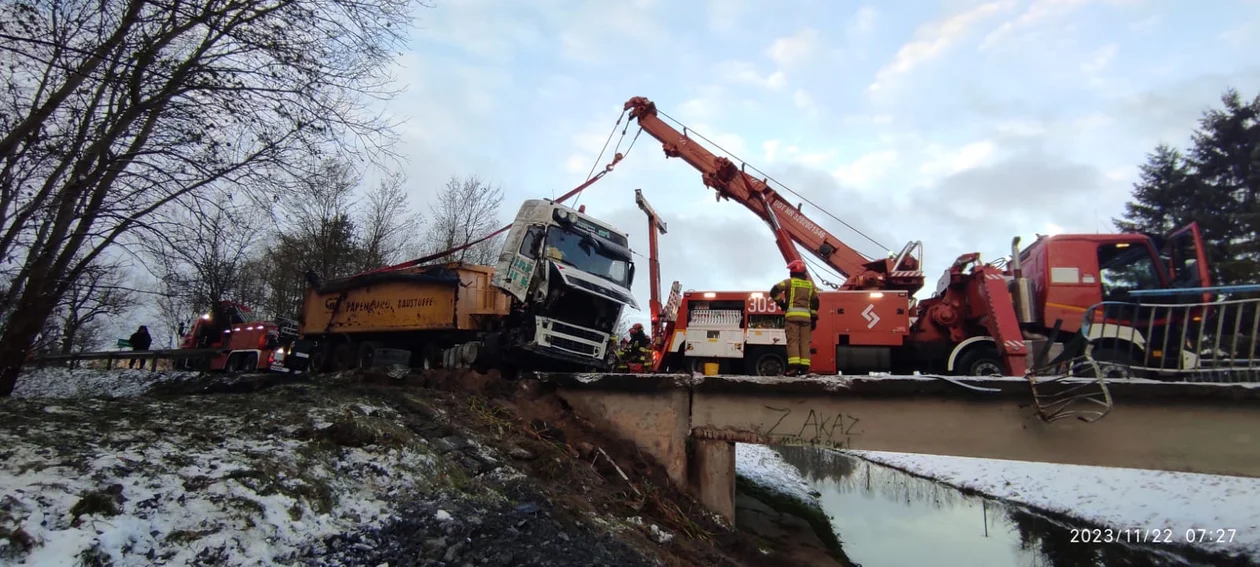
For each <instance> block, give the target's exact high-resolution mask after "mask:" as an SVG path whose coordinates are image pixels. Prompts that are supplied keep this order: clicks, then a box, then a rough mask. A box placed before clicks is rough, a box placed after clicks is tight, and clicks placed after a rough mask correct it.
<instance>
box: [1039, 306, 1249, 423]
mask: <svg viewBox="0 0 1260 567" xmlns="http://www.w3.org/2000/svg"><path fill="white" fill-rule="evenodd" d="M1238 294H1244V295H1252V297H1243V298H1237V297H1234V298H1229V297H1230V296H1236V295H1238ZM1256 294H1260V285H1241V286H1222V287H1210V288H1190V289H1185V288H1183V289H1160V290H1141V291H1134V292H1130V293H1129V296H1131V297H1133V298H1135V299H1138V301H1132V302H1126V301H1105V302H1102V303H1098V304H1096V305H1093V306H1091V307H1090V308H1089V309H1087V310H1086V311H1085V313H1084V315H1083V316H1082V321H1081V331H1080V333H1078V334H1076V335H1075V336H1073V338H1072V339H1071V340H1069V341H1068V342H1067V343H1066V345H1065V348H1064V351H1063V353H1062V354H1060V355H1059V356H1058V357H1056V358H1055V359H1054V360H1047V359H1048V357H1047V356H1045V355H1044V353H1039V354H1040V356H1038V360H1037V361H1036V362H1035V363H1034V364H1033V365H1031V366H1032V367H1033V369H1032V370H1030V371H1029V373H1028V375H1027V377H1028V380H1029V383H1030V385H1031V387H1032V392H1033V398H1034V401H1035V403H1036V407H1037V411H1038V414H1039V415H1040V416H1041V418H1042V419H1043V420H1045V421H1055V420H1058V419H1063V418H1066V417H1075V418H1077V419H1080V420H1082V421H1087V422H1092V421H1097V420H1099V419H1102V417H1103V416H1105V415H1107V413H1108V412H1110V411H1111V408H1112V405H1113V404H1112V398H1111V392H1110V391H1109V389H1108V388H1107V383H1108V382H1109V381H1115V380H1126V379H1135V378H1137V379H1154V380H1160V381H1171V382H1199V383H1243V382H1260V360H1257V358H1258V357H1257V355H1260V296H1256ZM1205 295H1206V296H1208V297H1221V296H1225V298H1222V299H1217V300H1215V301H1203V298H1204V296H1205ZM1187 299H1188V301H1187ZM1052 342H1053V341H1052Z"/></svg>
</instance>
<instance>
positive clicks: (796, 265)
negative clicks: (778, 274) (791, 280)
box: [787, 260, 805, 272]
mask: <svg viewBox="0 0 1260 567" xmlns="http://www.w3.org/2000/svg"><path fill="white" fill-rule="evenodd" d="M787 269H788V271H789V272H804V271H805V262H802V261H800V260H792V261H791V262H789V263H788V265H787Z"/></svg>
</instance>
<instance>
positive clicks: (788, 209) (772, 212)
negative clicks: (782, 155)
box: [625, 97, 923, 294]
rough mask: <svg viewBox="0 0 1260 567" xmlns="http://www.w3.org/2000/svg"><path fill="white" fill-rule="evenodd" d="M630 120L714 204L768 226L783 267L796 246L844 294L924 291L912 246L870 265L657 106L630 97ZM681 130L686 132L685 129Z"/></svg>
mask: <svg viewBox="0 0 1260 567" xmlns="http://www.w3.org/2000/svg"><path fill="white" fill-rule="evenodd" d="M625 109H626V110H628V111H629V112H630V117H631V118H632V119H635V120H638V122H639V126H640V127H641V128H642V129H643V130H644V131H645V132H647V133H648V134H650V135H651V136H652V137H653V138H656V139H657V140H658V141H660V142H661V144H663V145H664V147H665V155H666V156H667V157H676V158H682V160H683V161H685V162H687V163H688V164H690V165H691V166H692V167H694V168H696V169H697V170H699V171H700V174H701V180H702V181H703V182H704V184H705V186H707V187H710V188H712V189H713V190H715V191H717V199H718V200H721V199H733V200H735V201H736V202H738V203H739V204H741V205H743V206H744V207H746V208H747V209H748V210H750V211H752V212H753V213H754V214H756V215H757V216H758V217H760V218H761V219H762V220H764V221H765V222H766V223H767V224H769V225H770V228H771V230H772V231H774V235H775V243H776V244H777V245H778V247H779V252H780V253H782V254H783V259H784V260H785V261H786V262H787V263H791V262H792V261H793V260H799V259H801V256H800V253H799V252H797V248H796V246H797V245H799V246H801V247H803V248H804V249H805V250H808V251H809V252H810V253H811V254H813V255H815V256H817V257H818V258H819V259H820V260H822V261H823V262H824V263H826V264H827V265H828V266H830V267H831V268H832V269H834V270H836V271H837V272H839V273H840V275H842V276H844V278H845V281H844V284H843V285H842V286H841V287H840V288H841V289H846V290H864V289H865V290H902V291H907V292H909V293H911V294H913V293H915V292H917V291H919V290H920V289H922V288H923V272H922V271H920V268H919V260H918V259H917V258H915V257H914V256H913V255H912V254H911V252H912V250H913V248H914V247H915V245H916V244H917V243H911V244H908V245H907V246H906V248H904V249H903V250H902V251H901V253H900V254H898V255H896V256H895V257H893V258H885V259H881V260H871V259H870V258H867V257H866V256H864V255H862V254H861V253H860V252H858V251H857V250H854V249H853V248H852V247H850V246H849V245H847V244H845V243H844V242H843V241H841V240H840V239H839V238H836V236H835V235H832V234H831V233H829V232H827V231H826V230H825V229H823V228H822V227H821V226H819V225H818V223H815V222H814V221H812V220H810V219H809V218H808V217H806V216H805V215H804V214H803V213H802V212H801V209H800V207H799V206H796V207H793V206H792V205H791V204H790V203H789V202H788V201H787V200H785V199H784V198H783V196H782V195H780V194H779V193H778V192H777V191H775V190H774V189H772V188H771V187H770V186H769V185H768V184H767V183H766V181H765V180H762V179H757V178H756V177H754V176H752V175H750V174H748V173H747V172H746V171H745V170H744V168H743V167H741V166H736V165H735V164H734V163H733V162H731V160H729V159H727V158H725V157H723V156H718V155H714V154H713V153H712V152H710V151H709V150H708V149H706V148H705V147H704V146H702V145H700V144H699V143H696V141H695V140H692V139H691V138H690V137H688V136H687V135H686V133H685V132H679V131H678V130H677V129H675V128H674V127H673V126H671V125H669V124H667V123H666V122H665V121H663V120H661V118H660V117H659V116H658V115H657V110H656V104H654V103H653V102H652V101H650V100H648V99H646V98H644V97H634V98H632V99H630V100H629V101H628V102H626V104H625ZM684 130H685V128H684Z"/></svg>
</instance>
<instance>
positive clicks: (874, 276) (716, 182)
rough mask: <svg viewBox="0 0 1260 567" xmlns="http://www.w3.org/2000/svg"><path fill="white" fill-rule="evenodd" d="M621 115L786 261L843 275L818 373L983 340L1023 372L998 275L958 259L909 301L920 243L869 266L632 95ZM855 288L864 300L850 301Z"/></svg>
mask: <svg viewBox="0 0 1260 567" xmlns="http://www.w3.org/2000/svg"><path fill="white" fill-rule="evenodd" d="M625 110H626V111H629V113H630V118H631V119H633V120H637V121H638V123H639V126H640V128H641V129H642V130H643V131H645V132H647V133H648V134H649V135H651V136H652V137H653V138H656V140H658V141H659V142H661V144H662V145H663V147H664V150H665V156H666V157H674V158H681V159H682V160H683V161H685V162H687V163H688V164H690V165H691V166H692V167H694V168H696V169H697V170H698V171H699V172H700V176H701V180H702V181H703V183H704V184H705V186H707V187H710V188H712V189H713V190H714V191H716V192H717V199H718V200H719V201H720V200H722V199H728V200H734V201H736V202H738V203H739V204H741V205H743V206H744V207H745V208H747V209H748V210H750V211H752V212H753V213H754V214H756V215H757V216H758V217H759V218H761V219H762V220H763V221H765V222H766V223H767V224H769V225H770V228H771V230H773V232H774V235H775V242H776V244H777V245H778V248H779V251H780V253H782V254H783V259H784V260H786V261H787V262H788V263H790V262H792V261H793V260H797V259H800V254H799V252H797V248H796V246H798V245H799V246H801V247H803V248H805V250H808V251H809V252H810V253H811V254H813V255H814V256H816V257H818V258H819V259H820V260H822V261H823V262H824V263H826V264H827V265H828V266H830V267H831V268H833V269H834V270H836V271H837V272H839V273H840V275H842V276H844V278H845V281H844V283H843V284H842V285H841V286H839V287H840V290H841V291H840V294H839V295H836V296H833V297H828V298H823V307H822V309H821V310H820V311H822V312H823V313H824V319H823V320H820V321H819V329H818V331H819V332H818V333H817V334H815V340H814V341H813V345H812V347H813V350H814V351H815V352H816V353H817V356H815V357H813V360H814V361H815V362H814V363H813V366H814V367H815V369H816V370H818V371H822V372H826V373H834V372H836V371H837V369H838V368H839V367H840V366H841V364H840V361H839V360H838V359H839V358H841V357H846V358H850V357H863V356H868V353H870V352H883V351H872V350H870V347H873V348H875V349H892V350H891V351H890V352H892V351H895V352H903V351H904V352H905V353H906V357H908V358H915V359H925V360H935V359H939V358H940V355H939V354H936V352H937V351H940V350H941V347H942V346H943V347H944V352H945V353H946V354H948V353H949V352H950V349H951V347H952V345H958V344H959V343H961V342H962V341H964V340H966V339H968V338H971V337H976V336H982V335H987V336H989V337H992V339H993V343H994V344H995V347H996V353H995V354H996V355H997V356H998V357H1000V358H1001V359H1002V361H1003V363H1004V366H1005V367H1006V371H1007V373H1008V374H1010V375H1023V374H1024V371H1025V368H1026V362H1025V359H1026V356H1027V354H1028V350H1027V346H1026V344H1025V341H1024V337H1023V334H1022V331H1021V329H1020V323H1019V320H1018V319H1017V317H1016V314H1015V311H1014V309H1013V308H1012V304H1013V300H1012V296H1011V293H1010V291H1009V289H1008V287H1007V283H1006V278H1005V277H1004V275H1003V272H1002V270H1000V269H998V268H996V267H994V266H990V265H985V264H980V263H979V261H978V260H979V255H978V254H968V255H964V256H962V257H960V258H959V259H958V261H957V262H955V263H954V265H953V266H951V268H950V270H949V272H948V274H947V276H946V277H945V278H942V283H943V284H944V285H943V286H942V288H941V289H940V290H938V292H937V294H936V295H935V296H933V297H932V298H930V299H927V300H925V301H923V302H917V301H915V300H914V299H913V297H912V296H913V295H914V294H915V293H916V292H918V291H919V290H920V289H922V288H923V283H924V275H923V272H922V271H921V269H920V266H919V259H918V258H916V257H915V256H914V254H913V252H914V251H915V250H916V249H921V245H920V244H919V243H918V242H911V243H909V244H907V245H906V246H905V247H904V248H903V249H902V250H901V252H900V253H898V254H896V255H893V256H892V257H890V258H884V259H879V260H872V259H870V258H867V257H866V256H864V255H862V254H861V253H859V252H858V251H857V250H854V249H853V248H852V247H850V246H848V245H847V244H845V243H844V242H843V241H842V240H840V239H839V238H837V237H836V236H835V235H833V234H831V233H830V232H828V231H827V230H826V229H824V228H822V227H821V226H819V225H818V223H816V222H814V221H812V220H810V219H809V218H808V217H807V216H806V215H805V214H804V213H803V212H802V211H801V208H800V207H799V206H797V207H793V206H792V205H791V204H790V203H788V202H787V201H786V200H785V199H784V198H783V196H782V195H780V194H779V193H778V192H777V191H775V190H774V189H772V188H771V187H770V186H769V185H768V183H767V180H765V179H758V178H756V177H754V176H752V175H750V174H749V173H748V172H747V171H746V170H745V167H744V166H736V165H735V163H733V162H732V161H731V160H730V159H727V158H726V157H722V156H718V155H715V154H713V152H710V151H709V150H708V149H706V148H705V147H704V146H703V145H701V144H699V143H698V142H696V141H695V140H693V139H692V138H691V137H690V136H688V135H687V134H686V128H685V127H684V128H683V130H684V131H683V132H680V131H678V129H676V128H674V127H673V126H672V125H670V124H668V123H666V122H665V121H664V120H662V119H661V117H660V116H659V114H660V113H659V111H658V110H657V108H656V105H655V104H654V103H653V102H652V101H650V100H648V99H647V98H644V97H634V98H631V99H630V100H629V101H627V102H626V104H625ZM863 290H865V291H870V292H872V293H870V294H853V293H852V292H854V291H863ZM846 292H847V293H846ZM879 292H891V295H890V296H889V297H884V296H885V295H888V294H883V293H879ZM900 292H904V293H900ZM880 309H888V310H891V312H892V313H894V314H895V316H890V315H884V316H880V315H879V314H878V310H880ZM885 313H888V311H885ZM820 337H826V338H825V339H823V338H820ZM820 341H826V343H827V344H822V343H820ZM671 348H672V347H671ZM876 356H877V357H882V356H886V355H885V354H877V355H876Z"/></svg>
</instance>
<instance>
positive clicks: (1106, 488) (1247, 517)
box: [845, 451, 1260, 561]
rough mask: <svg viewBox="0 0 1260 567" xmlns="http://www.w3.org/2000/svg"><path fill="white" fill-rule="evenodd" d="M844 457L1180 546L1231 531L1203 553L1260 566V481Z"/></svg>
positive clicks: (874, 455)
mask: <svg viewBox="0 0 1260 567" xmlns="http://www.w3.org/2000/svg"><path fill="white" fill-rule="evenodd" d="M845 453H848V454H851V455H854V456H857V457H860V458H863V459H867V460H869V461H871V462H874V463H879V464H882V465H887V466H890V467H893V468H897V469H901V470H904V471H906V472H909V473H911V474H915V475H919V476H923V477H927V478H932V479H936V480H939V481H941V482H944V483H946V484H950V485H953V486H957V487H961V488H967V489H971V490H975V491H977V492H981V493H984V494H986V495H989V496H992V497H996V498H1001V499H1004V500H1008V501H1012V502H1018V503H1021V504H1025V505H1028V506H1032V507H1035V508H1040V509H1043V510H1049V511H1052V512H1058V513H1061V514H1065V515H1068V516H1072V517H1076V518H1080V519H1083V520H1086V521H1089V522H1091V523H1094V524H1098V525H1101V526H1106V527H1110V528H1113V529H1116V530H1125V529H1130V530H1133V529H1143V530H1150V529H1160V530H1171V533H1172V537H1173V541H1174V542H1186V537H1187V534H1186V531H1187V530H1192V529H1193V530H1207V531H1208V534H1210V537H1212V538H1214V541H1215V538H1216V537H1217V535H1218V534H1217V533H1216V530H1227V531H1225V532H1223V533H1222V534H1220V535H1221V536H1222V538H1221V539H1226V540H1228V539H1231V538H1232V540H1233V541H1232V542H1227V541H1222V542H1219V543H1216V542H1214V543H1202V544H1196V545H1201V546H1202V547H1205V548H1209V549H1210V550H1211V551H1215V552H1221V551H1224V552H1227V553H1243V554H1246V555H1248V556H1250V557H1251V559H1252V560H1253V561H1260V479H1256V478H1246V477H1234V476H1219V475H1207V474H1195V473H1183V472H1168V471H1150V470H1138V469H1120V468H1107V467H1088V466H1078V465H1053V464H1046V463H1029V462H1021V461H1004V460H997V459H973V458H967V457H941V456H936V455H911V454H905V453H886V452H882V451H845ZM1228 530H1232V532H1230V531H1228ZM1163 533H1165V532H1161V534H1163ZM1191 535H1192V536H1193V537H1194V538H1195V539H1196V540H1197V539H1199V538H1201V537H1202V536H1201V535H1200V534H1199V533H1198V532H1195V533H1193V534H1191ZM1161 537H1162V535H1161Z"/></svg>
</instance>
